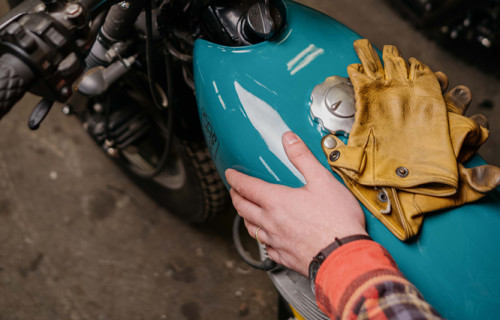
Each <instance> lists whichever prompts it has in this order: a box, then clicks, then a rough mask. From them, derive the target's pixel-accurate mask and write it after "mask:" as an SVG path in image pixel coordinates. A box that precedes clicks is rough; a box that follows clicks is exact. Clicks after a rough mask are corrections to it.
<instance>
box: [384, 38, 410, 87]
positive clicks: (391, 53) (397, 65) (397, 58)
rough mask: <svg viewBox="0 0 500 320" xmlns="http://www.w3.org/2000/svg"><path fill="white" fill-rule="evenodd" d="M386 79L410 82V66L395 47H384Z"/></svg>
mask: <svg viewBox="0 0 500 320" xmlns="http://www.w3.org/2000/svg"><path fill="white" fill-rule="evenodd" d="M382 58H383V60H384V68H385V77H386V79H391V80H396V81H401V82H403V81H404V82H406V81H407V80H408V65H407V64H406V61H405V60H404V59H403V58H402V57H401V54H400V53H399V50H398V48H396V47H395V46H389V45H386V46H384V52H383V54H382Z"/></svg>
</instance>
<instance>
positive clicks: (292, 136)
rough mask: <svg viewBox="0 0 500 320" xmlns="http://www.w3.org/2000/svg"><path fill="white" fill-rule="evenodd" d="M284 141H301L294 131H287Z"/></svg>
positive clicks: (291, 142)
mask: <svg viewBox="0 0 500 320" xmlns="http://www.w3.org/2000/svg"><path fill="white" fill-rule="evenodd" d="M283 141H285V142H286V143H287V144H294V143H295V142H298V141H299V137H297V135H296V134H295V133H293V132H292V131H288V132H285V134H284V135H283Z"/></svg>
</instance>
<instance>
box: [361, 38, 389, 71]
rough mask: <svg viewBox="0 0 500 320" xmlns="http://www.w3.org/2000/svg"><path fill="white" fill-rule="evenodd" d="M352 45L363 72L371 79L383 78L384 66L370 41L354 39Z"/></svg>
mask: <svg viewBox="0 0 500 320" xmlns="http://www.w3.org/2000/svg"><path fill="white" fill-rule="evenodd" d="M353 47H354V50H355V51H356V54H357V55H358V58H359V60H360V61H361V64H362V65H363V69H364V73H365V74H366V75H367V76H368V77H370V78H371V79H375V80H380V79H383V78H384V68H383V66H382V62H381V61H380V58H379V56H378V54H377V52H376V51H375V49H373V47H372V45H371V43H370V42H369V41H368V40H367V39H360V40H356V41H354V44H353Z"/></svg>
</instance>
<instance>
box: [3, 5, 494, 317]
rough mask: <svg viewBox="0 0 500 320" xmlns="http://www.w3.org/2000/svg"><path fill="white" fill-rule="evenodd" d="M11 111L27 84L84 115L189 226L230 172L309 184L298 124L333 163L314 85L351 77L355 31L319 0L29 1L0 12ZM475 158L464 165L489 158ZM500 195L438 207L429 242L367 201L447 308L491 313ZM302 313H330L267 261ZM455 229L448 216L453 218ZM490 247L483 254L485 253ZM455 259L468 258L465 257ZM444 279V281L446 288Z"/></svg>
mask: <svg viewBox="0 0 500 320" xmlns="http://www.w3.org/2000/svg"><path fill="white" fill-rule="evenodd" d="M0 38H1V40H2V42H1V45H2V53H3V54H2V56H1V57H0V79H2V80H3V81H0V89H2V90H3V91H5V93H6V94H5V95H3V97H2V98H3V99H2V100H1V101H0V106H1V109H0V110H5V111H7V110H8V109H9V108H10V107H11V106H12V105H14V104H15V102H16V101H17V100H18V99H19V98H20V97H22V96H23V94H24V93H25V92H26V91H27V90H28V89H29V90H30V91H31V92H33V93H35V94H38V95H40V96H43V97H44V98H43V99H42V100H41V101H40V103H39V104H38V105H37V106H36V107H35V109H34V111H33V113H32V115H31V116H30V120H29V126H30V127H31V128H33V129H36V128H37V127H38V126H39V125H40V124H41V123H42V121H43V119H44V118H45V116H46V115H47V113H48V112H49V111H50V108H51V106H52V104H53V103H54V101H56V100H57V101H62V102H65V107H64V111H65V112H66V113H67V114H73V115H75V116H77V117H78V118H79V119H80V120H81V121H82V123H83V125H84V128H85V129H86V130H87V132H88V133H89V134H90V135H91V136H92V138H93V139H94V140H95V141H96V143H97V144H98V145H99V146H100V147H101V148H102V149H103V150H104V151H105V152H106V153H107V154H108V155H109V156H110V157H112V158H113V159H114V160H115V161H116V163H117V164H118V165H119V166H121V167H122V168H123V169H124V171H125V172H126V173H127V175H129V176H130V177H131V178H132V179H133V180H134V181H136V183H137V184H138V185H139V186H141V187H142V188H143V189H144V190H146V192H147V193H148V194H149V195H151V196H152V197H153V198H155V199H156V200H157V201H158V202H160V203H162V204H164V205H165V206H166V207H167V208H168V209H169V210H170V211H171V212H173V213H175V214H176V215H178V216H179V217H181V218H183V219H184V220H185V221H187V222H190V223H202V222H204V221H206V220H207V219H210V217H213V216H214V215H216V214H218V213H219V212H220V211H221V210H223V208H224V206H225V205H226V204H227V200H228V198H227V193H226V191H225V189H226V186H227V183H226V182H225V180H224V171H225V170H226V169H227V168H236V169H238V170H240V171H243V172H245V173H248V174H251V175H254V176H257V177H259V178H262V179H264V180H266V181H270V182H274V183H281V184H285V185H288V186H292V187H300V186H302V185H303V184H304V181H303V178H302V176H301V175H300V173H299V172H298V171H297V170H296V169H295V168H294V167H293V165H292V164H291V163H290V162H289V161H288V159H287V157H286V155H285V153H284V150H283V148H282V146H281V135H282V134H283V133H284V132H285V131H288V130H293V131H295V132H296V133H297V134H298V135H299V136H300V137H301V138H302V139H303V140H304V141H305V142H306V144H307V145H308V146H309V147H310V149H311V150H312V151H313V153H314V154H315V155H316V156H317V158H318V159H319V160H320V161H321V162H322V163H323V164H324V165H325V166H327V167H328V163H327V161H326V158H325V157H324V155H323V151H322V149H321V144H320V142H321V138H322V137H323V136H324V135H325V134H326V132H325V129H324V128H323V126H322V122H324V120H325V119H319V120H321V121H318V120H317V119H315V117H314V116H312V115H311V111H310V110H311V100H312V98H311V97H312V94H313V92H314V88H315V87H316V86H317V85H318V84H321V83H323V81H324V80H325V79H326V78H327V77H329V76H332V75H337V76H341V77H346V76H347V74H346V67H347V65H349V64H351V63H354V62H357V57H356V55H355V52H354V50H353V49H352V43H353V42H354V41H355V40H356V39H359V38H360V36H359V35H357V34H356V33H355V32H353V31H351V30H350V29H348V28H347V27H346V26H344V25H342V24H340V23H339V22H337V21H335V20H333V19H332V18H330V17H327V16H324V15H322V14H320V13H318V12H316V11H314V10H312V9H310V8H307V7H305V6H302V5H299V4H297V3H294V2H292V1H288V0H275V1H262V0H253V1H234V2H227V1H206V0H198V1H196V0H195V1H186V0H170V1H156V2H153V3H152V2H150V1H134V2H126V1H123V2H119V3H115V2H112V1H97V0H82V1H77V2H66V1H57V0H47V1H43V2H38V1H35V0H30V1H25V2H23V3H22V4H21V5H20V6H18V7H16V8H15V9H14V10H12V11H11V12H10V13H9V15H7V16H6V17H4V18H3V19H2V21H1V23H0ZM483 163H484V161H483V160H482V159H481V158H480V157H479V156H476V157H475V158H474V159H472V161H471V162H470V163H468V164H467V165H469V166H476V165H479V164H483ZM499 209H500V201H499V194H498V192H493V193H491V194H489V195H488V196H487V197H485V198H484V199H483V200H481V201H478V202H475V203H473V204H468V205H466V206H463V207H460V208H456V209H452V210H448V211H446V212H441V213H439V214H435V215H430V216H429V217H428V218H426V222H425V224H424V227H423V230H422V232H421V234H420V235H419V237H418V238H417V239H415V240H412V241H410V242H401V241H399V240H398V239H396V238H395V237H394V236H393V235H392V234H391V233H390V232H389V231H388V230H387V229H386V228H385V227H384V226H383V225H382V224H381V223H380V222H379V221H378V220H376V219H375V218H374V217H373V216H372V215H371V214H370V213H369V212H368V211H366V210H365V215H366V220H367V228H368V231H369V233H370V235H371V237H372V238H373V239H374V240H376V241H378V242H380V243H381V244H382V245H384V246H385V247H386V248H387V249H388V250H389V252H390V253H391V254H392V255H393V257H394V259H395V260H396V262H397V263H398V266H399V267H400V269H401V270H402V271H403V273H404V274H405V275H406V276H407V278H408V279H409V280H410V281H412V282H413V283H414V284H415V285H416V286H417V288H418V289H419V290H420V291H421V292H422V293H423V295H424V296H425V297H426V299H427V300H428V301H429V302H430V303H431V304H432V305H433V306H434V307H435V308H436V309H437V310H438V311H439V312H440V313H441V314H442V315H443V316H445V317H448V318H454V319H466V318H479V317H481V318H482V317H488V316H489V315H491V314H493V312H494V311H495V310H496V309H497V308H496V307H498V306H499V301H500V299H499V298H500V279H499V277H498V276H497V275H496V265H497V264H498V262H499V261H500V252H499V251H498V250H496V245H495V241H494V240H493V239H494V238H493V236H494V235H495V232H496V230H497V229H498V227H499V226H500V215H499V214H498V212H499ZM238 223H239V222H238V220H236V223H235V225H234V228H233V229H234V234H235V241H236V244H237V247H238V248H239V251H240V252H241V254H242V256H243V258H244V259H245V260H246V261H248V262H249V263H250V264H252V265H254V266H256V267H259V268H262V269H265V270H267V272H268V274H269V276H270V278H271V280H272V281H273V283H274V285H275V287H276V288H277V289H278V291H279V293H280V295H281V296H282V297H283V299H284V301H286V304H287V305H289V306H290V311H291V314H290V316H291V317H296V318H297V319H301V318H306V319H325V318H326V317H325V315H323V314H322V313H321V311H320V310H319V309H318V308H317V306H316V303H315V299H314V294H313V293H312V291H311V289H310V285H309V282H308V280H307V279H305V278H304V277H302V276H300V275H298V274H296V273H295V272H293V271H291V270H288V269H285V268H280V267H279V266H275V265H274V264H273V263H272V261H269V260H268V259H266V255H265V250H264V249H263V248H260V251H261V259H259V260H256V259H252V258H250V257H248V256H247V255H246V253H245V252H244V251H245V250H244V249H243V248H242V245H241V243H240V242H239V240H238V239H239V231H238V230H239V225H238ZM450 226H453V227H450ZM478 248H482V249H483V250H478ZM457 265H459V267H457ZM437 283H438V284H439V289H438V290H436V284H437Z"/></svg>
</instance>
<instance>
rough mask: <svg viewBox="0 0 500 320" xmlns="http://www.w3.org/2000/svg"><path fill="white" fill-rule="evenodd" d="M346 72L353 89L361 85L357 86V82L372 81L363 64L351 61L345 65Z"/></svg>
mask: <svg viewBox="0 0 500 320" xmlns="http://www.w3.org/2000/svg"><path fill="white" fill-rule="evenodd" d="M347 74H348V75H349V79H350V80H351V82H352V84H353V86H354V89H355V90H356V88H359V87H361V86H358V84H361V83H367V82H370V81H373V79H371V78H370V77H368V76H367V75H366V74H365V70H364V68H363V66H362V65H361V64H359V63H353V64H351V65H349V66H348V67H347ZM356 106H357V104H356Z"/></svg>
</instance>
